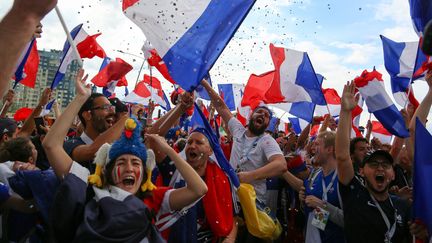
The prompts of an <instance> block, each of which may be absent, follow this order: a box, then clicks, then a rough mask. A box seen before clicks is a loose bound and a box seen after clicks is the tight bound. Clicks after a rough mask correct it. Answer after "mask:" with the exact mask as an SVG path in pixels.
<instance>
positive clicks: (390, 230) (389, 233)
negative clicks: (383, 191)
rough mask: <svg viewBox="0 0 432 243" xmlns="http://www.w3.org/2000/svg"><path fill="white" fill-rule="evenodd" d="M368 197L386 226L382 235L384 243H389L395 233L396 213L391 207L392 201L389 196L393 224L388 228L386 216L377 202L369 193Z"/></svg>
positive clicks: (388, 223)
mask: <svg viewBox="0 0 432 243" xmlns="http://www.w3.org/2000/svg"><path fill="white" fill-rule="evenodd" d="M369 195H370V197H371V198H372V200H373V202H374V204H375V206H376V207H377V208H378V211H379V212H380V214H381V216H382V218H383V219H384V222H385V224H386V226H387V232H386V233H385V235H384V242H386V243H389V242H391V238H392V237H393V235H394V233H395V231H396V221H397V212H396V209H395V208H394V206H393V201H392V200H391V198H390V196H389V200H390V204H391V206H392V208H393V209H394V222H393V225H392V226H391V227H390V220H389V219H388V217H387V215H386V214H385V213H384V211H383V210H382V208H381V206H380V205H379V203H378V202H377V200H376V199H375V197H374V196H372V194H371V193H369Z"/></svg>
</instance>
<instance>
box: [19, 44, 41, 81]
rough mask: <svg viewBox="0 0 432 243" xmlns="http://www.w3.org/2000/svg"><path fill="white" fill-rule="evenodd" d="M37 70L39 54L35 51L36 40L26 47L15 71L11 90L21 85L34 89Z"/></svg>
mask: <svg viewBox="0 0 432 243" xmlns="http://www.w3.org/2000/svg"><path fill="white" fill-rule="evenodd" d="M38 68H39V53H38V51H37V42H36V39H33V40H32V41H31V42H30V44H29V45H28V47H27V49H26V51H25V54H24V56H23V58H22V59H21V62H20V63H19V65H18V67H17V69H16V71H15V84H14V86H13V88H15V87H16V86H17V84H18V83H21V84H22V85H24V86H27V87H29V88H34V87H35V84H36V77H37V72H38Z"/></svg>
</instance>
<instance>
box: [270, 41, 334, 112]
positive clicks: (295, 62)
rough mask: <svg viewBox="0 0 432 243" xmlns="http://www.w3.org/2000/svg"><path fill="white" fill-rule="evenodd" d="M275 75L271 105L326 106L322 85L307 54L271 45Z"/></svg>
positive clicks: (271, 88) (271, 89)
mask: <svg viewBox="0 0 432 243" xmlns="http://www.w3.org/2000/svg"><path fill="white" fill-rule="evenodd" d="M270 53H271V55H272V59H273V63H274V65H275V74H274V80H273V82H272V85H271V87H270V89H269V92H267V93H266V100H268V101H269V103H279V102H289V103H294V102H303V101H306V102H311V103H314V104H316V105H326V101H325V98H324V95H323V93H322V91H321V83H320V81H319V80H318V77H317V74H316V73H315V71H314V68H313V66H312V63H311V61H310V60H309V56H308V54H307V53H306V52H300V51H295V50H291V49H285V48H281V47H275V46H274V45H273V44H270Z"/></svg>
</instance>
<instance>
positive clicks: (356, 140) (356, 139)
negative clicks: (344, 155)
mask: <svg viewBox="0 0 432 243" xmlns="http://www.w3.org/2000/svg"><path fill="white" fill-rule="evenodd" d="M358 142H365V143H368V140H367V139H366V138H364V137H355V138H353V139H351V141H350V154H353V153H354V150H355V146H356V144H357V143H358Z"/></svg>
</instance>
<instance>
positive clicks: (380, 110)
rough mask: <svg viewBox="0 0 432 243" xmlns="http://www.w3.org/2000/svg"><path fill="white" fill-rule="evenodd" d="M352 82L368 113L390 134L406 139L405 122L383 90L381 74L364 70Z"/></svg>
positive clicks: (407, 134) (407, 133)
mask: <svg viewBox="0 0 432 243" xmlns="http://www.w3.org/2000/svg"><path fill="white" fill-rule="evenodd" d="M354 82H355V85H356V87H357V88H358V90H359V92H360V94H361V96H362V97H363V99H364V100H365V102H366V105H367V107H368V109H369V112H371V113H373V114H374V115H375V117H376V118H377V119H378V121H380V122H381V123H382V125H383V126H384V127H385V128H386V129H387V130H388V131H389V132H390V133H391V134H393V135H396V136H398V137H402V138H406V137H408V136H409V132H408V129H407V128H406V126H405V121H404V119H403V117H402V115H401V113H400V112H399V111H398V109H397V108H396V106H395V105H394V104H393V101H392V100H391V99H390V97H389V96H388V94H387V93H386V91H385V89H384V82H383V79H382V74H380V73H379V72H378V71H376V70H373V71H372V72H368V71H367V70H364V71H363V73H362V74H361V76H360V77H357V78H355V79H354Z"/></svg>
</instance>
